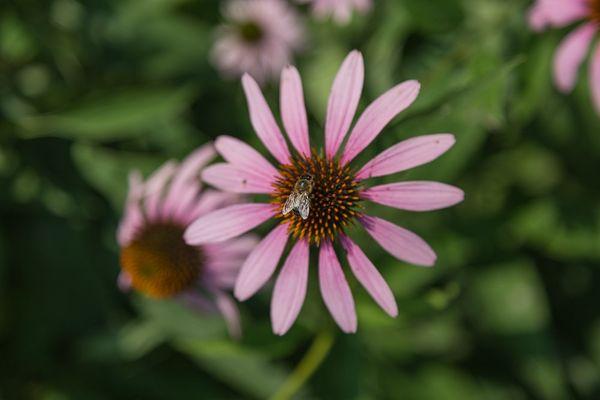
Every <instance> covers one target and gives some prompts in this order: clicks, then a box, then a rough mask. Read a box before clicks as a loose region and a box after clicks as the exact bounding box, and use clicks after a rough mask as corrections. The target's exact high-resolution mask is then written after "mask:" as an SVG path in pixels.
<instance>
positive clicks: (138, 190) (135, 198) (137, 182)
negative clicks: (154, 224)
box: [117, 171, 144, 247]
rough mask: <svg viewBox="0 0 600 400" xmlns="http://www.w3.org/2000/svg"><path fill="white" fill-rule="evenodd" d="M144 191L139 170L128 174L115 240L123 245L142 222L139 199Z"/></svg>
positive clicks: (129, 240) (127, 242)
mask: <svg viewBox="0 0 600 400" xmlns="http://www.w3.org/2000/svg"><path fill="white" fill-rule="evenodd" d="M143 193H144V184H143V181H142V175H141V174H140V172H139V171H132V172H131V173H130V174H129V192H128V193H127V200H126V201H125V209H124V211H123V218H122V219H121V222H120V223H119V228H118V229H117V242H118V243H119V246H121V247H123V246H125V245H127V244H129V242H131V241H132V240H133V237H134V236H135V233H136V232H137V230H138V229H139V227H140V226H141V225H142V223H143V222H144V215H143V214H142V210H141V208H140V200H141V198H142V196H143Z"/></svg>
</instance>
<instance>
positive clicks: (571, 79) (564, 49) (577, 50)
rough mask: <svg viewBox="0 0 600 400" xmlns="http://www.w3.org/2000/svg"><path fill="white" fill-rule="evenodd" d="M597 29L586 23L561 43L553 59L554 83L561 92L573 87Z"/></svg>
mask: <svg viewBox="0 0 600 400" xmlns="http://www.w3.org/2000/svg"><path fill="white" fill-rule="evenodd" d="M597 31H598V28H597V27H596V25H595V24H594V23H587V24H585V25H582V26H581V27H579V28H577V29H575V30H574V31H573V32H571V33H570V34H569V35H567V37H566V38H565V39H564V40H563V41H562V43H561V44H560V46H559V47H558V50H557V52H556V55H555V57H554V81H555V83H556V86H557V87H558V89H559V90H560V91H562V92H570V91H571V90H573V87H575V82H576V81H577V73H578V71H579V66H580V65H581V63H582V62H583V60H584V58H585V56H586V54H587V51H588V48H589V47H590V43H591V41H592V39H593V38H594V35H595V34H596V32H597Z"/></svg>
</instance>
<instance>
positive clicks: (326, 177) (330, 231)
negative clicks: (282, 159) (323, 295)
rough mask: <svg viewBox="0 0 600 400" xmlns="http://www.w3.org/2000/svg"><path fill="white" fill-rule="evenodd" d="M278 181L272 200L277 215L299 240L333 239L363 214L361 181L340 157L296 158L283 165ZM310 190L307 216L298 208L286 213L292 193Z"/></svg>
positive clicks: (313, 156) (318, 242) (319, 240)
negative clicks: (341, 164)
mask: <svg viewBox="0 0 600 400" xmlns="http://www.w3.org/2000/svg"><path fill="white" fill-rule="evenodd" d="M279 172H280V176H281V177H280V178H279V180H278V181H277V182H276V183H275V193H274V194H273V202H274V203H275V204H277V205H278V207H279V209H280V210H281V212H280V213H279V214H278V216H279V217H280V218H282V220H283V222H284V223H287V224H288V225H289V231H290V233H291V234H292V235H293V236H294V237H295V238H297V239H302V238H306V239H308V240H309V242H310V243H312V244H316V245H319V244H320V243H321V242H322V241H323V240H324V239H330V240H333V239H334V238H335V237H336V236H337V234H338V233H339V232H343V229H344V228H345V227H346V226H347V225H348V224H349V223H350V222H352V221H353V220H354V219H355V218H356V217H357V216H358V215H359V214H360V208H361V207H360V204H359V201H360V197H359V195H358V191H359V182H358V181H357V180H356V179H355V178H354V174H353V173H352V172H351V171H350V168H349V167H348V166H346V167H341V166H340V164H339V163H338V161H337V160H326V159H325V158H323V157H321V156H320V155H318V154H316V153H313V155H312V157H311V158H303V157H296V158H294V159H293V161H292V163H291V164H290V165H284V166H281V167H280V170H279ZM303 192H304V193H307V196H308V198H309V200H310V205H309V212H308V216H307V218H306V219H305V218H303V217H302V215H301V212H300V211H299V210H298V209H293V210H292V211H291V212H289V213H287V214H286V215H283V209H284V205H285V204H286V201H287V200H288V198H289V197H290V195H293V194H295V195H297V194H298V193H303Z"/></svg>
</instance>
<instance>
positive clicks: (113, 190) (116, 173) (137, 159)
mask: <svg viewBox="0 0 600 400" xmlns="http://www.w3.org/2000/svg"><path fill="white" fill-rule="evenodd" d="M71 154H72V157H73V161H74V162H75V165H76V166H77V167H78V169H79V171H80V172H81V174H82V175H83V176H84V178H85V179H86V180H87V181H88V182H89V183H90V184H91V185H92V186H93V187H94V188H95V189H96V190H98V191H99V192H101V193H102V194H103V195H105V196H106V197H107V198H108V199H109V200H110V201H111V202H112V204H113V206H114V207H115V209H116V210H119V209H120V208H121V206H122V204H123V201H124V200H125V195H126V193H127V176H128V174H129V172H130V171H132V170H134V169H137V170H140V171H142V173H145V174H148V173H149V172H150V171H152V170H153V169H155V168H156V167H158V166H159V165H160V163H161V160H159V159H158V158H154V157H149V156H145V155H141V154H137V153H130V152H124V151H116V150H111V149H107V148H103V147H99V146H94V145H88V144H83V143H77V144H75V145H73V148H72V150H71Z"/></svg>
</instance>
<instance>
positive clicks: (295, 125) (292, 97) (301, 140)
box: [279, 66, 310, 157]
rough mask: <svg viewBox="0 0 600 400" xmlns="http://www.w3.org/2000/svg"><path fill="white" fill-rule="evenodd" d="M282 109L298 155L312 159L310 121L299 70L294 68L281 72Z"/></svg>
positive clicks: (282, 114) (287, 129)
mask: <svg viewBox="0 0 600 400" xmlns="http://www.w3.org/2000/svg"><path fill="white" fill-rule="evenodd" d="M279 103H280V108H281V118H282V119H283V126H284V127H285V130H286V132H287V134H288V137H289V138H290V141H291V142H292V144H293V145H294V147H295V148H296V150H298V153H300V154H302V155H304V156H305V157H310V142H309V138H308V120H307V118H306V107H305V106H304V93H303V91H302V81H301V80H300V74H299V73H298V70H297V69H296V68H294V67H292V66H289V67H286V68H284V69H283V71H281V93H280V100H279Z"/></svg>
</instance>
